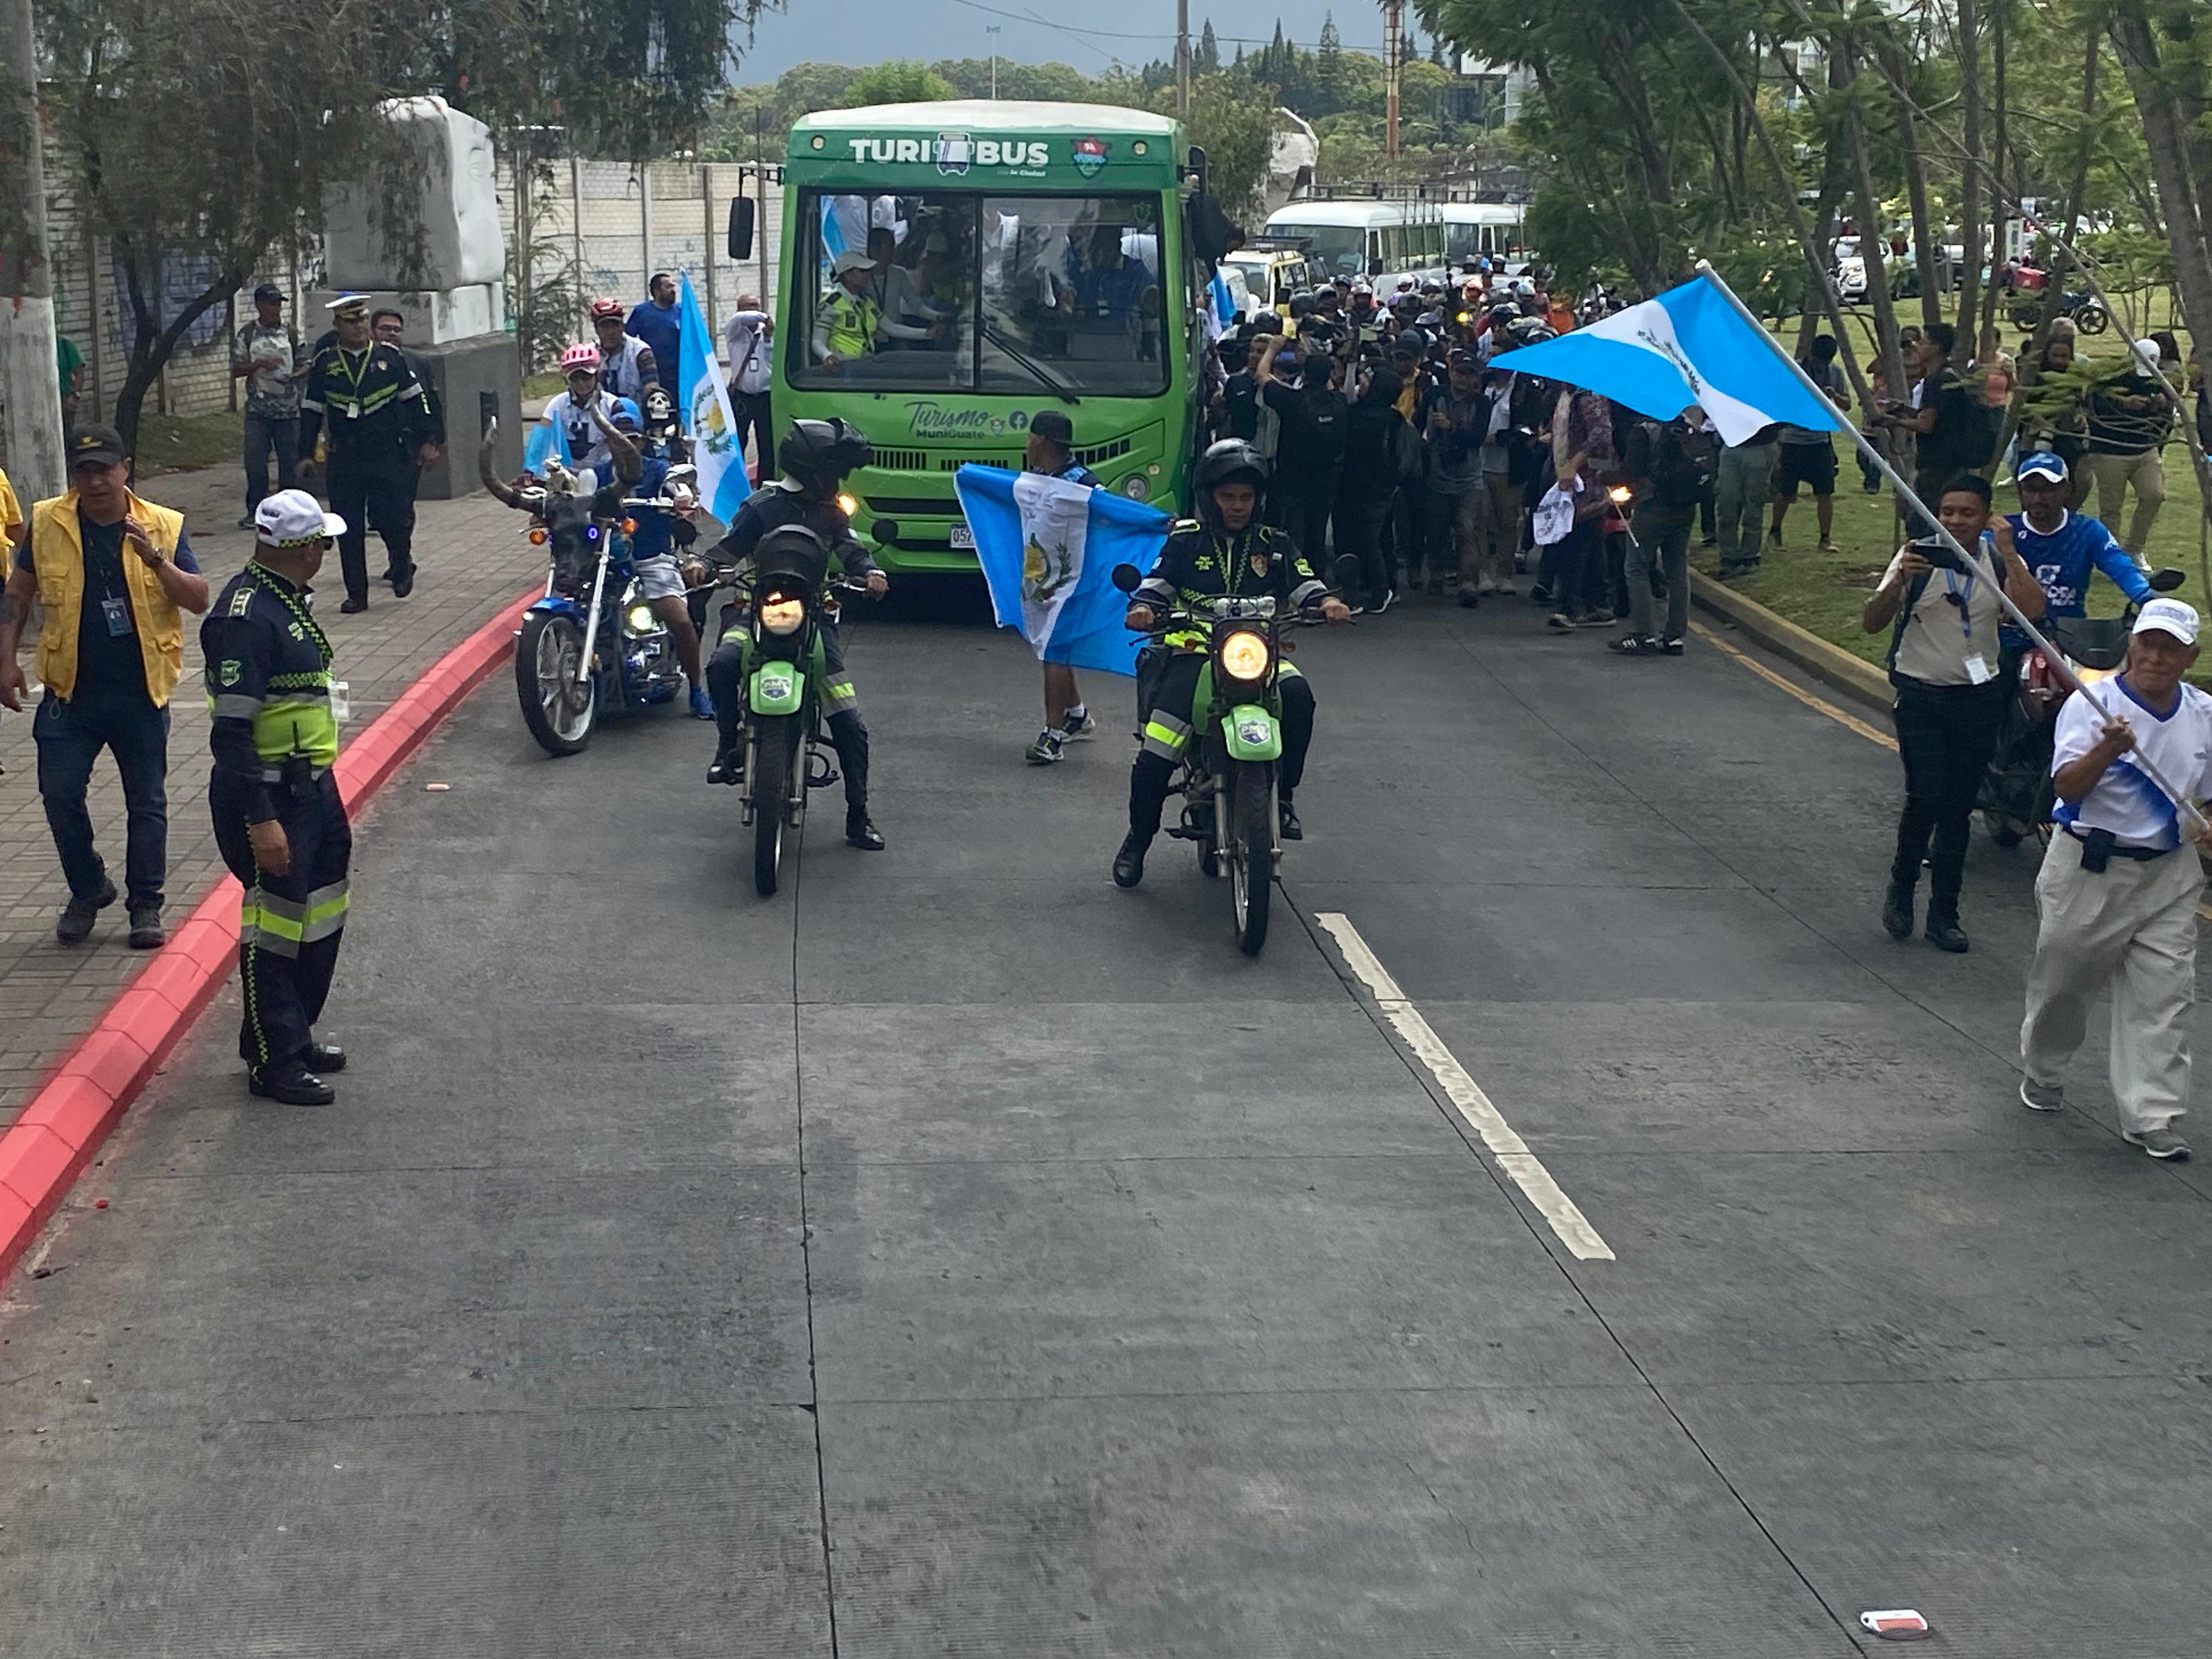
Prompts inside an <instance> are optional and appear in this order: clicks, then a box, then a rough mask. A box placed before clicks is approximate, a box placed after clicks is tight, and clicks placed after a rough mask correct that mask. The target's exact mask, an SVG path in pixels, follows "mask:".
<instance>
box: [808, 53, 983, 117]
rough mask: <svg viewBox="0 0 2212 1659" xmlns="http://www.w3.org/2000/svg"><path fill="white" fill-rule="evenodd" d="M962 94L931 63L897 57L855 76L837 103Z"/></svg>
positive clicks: (916, 100) (924, 100) (851, 105)
mask: <svg viewBox="0 0 2212 1659" xmlns="http://www.w3.org/2000/svg"><path fill="white" fill-rule="evenodd" d="M959 95H960V94H959V93H958V91H957V89H956V88H954V86H953V84H952V83H951V82H950V81H948V80H946V79H945V77H944V76H941V75H939V73H938V72H937V71H936V70H933V69H932V68H930V66H929V65H928V64H917V63H915V62H914V61H912V60H911V59H909V58H891V59H890V60H889V61H888V62H886V63H881V64H871V65H870V66H869V67H868V68H866V69H864V70H861V71H860V73H859V74H858V75H856V76H854V77H853V82H852V84H851V85H850V86H848V87H847V88H845V95H844V96H843V97H842V98H840V99H839V100H837V106H838V107H839V108H841V109H857V108H859V107H860V106H862V105H864V104H933V103H939V102H942V101H943V100H945V99H947V98H957V97H958V96H959Z"/></svg>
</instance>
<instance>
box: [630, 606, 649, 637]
mask: <svg viewBox="0 0 2212 1659" xmlns="http://www.w3.org/2000/svg"><path fill="white" fill-rule="evenodd" d="M624 620H625V621H627V622H628V623H629V631H630V632H631V633H633V634H650V633H651V632H653V607H652V606H651V605H632V606H630V608H629V616H628V617H626V618H624Z"/></svg>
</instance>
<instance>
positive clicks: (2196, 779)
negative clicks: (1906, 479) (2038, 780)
mask: <svg viewBox="0 0 2212 1659" xmlns="http://www.w3.org/2000/svg"><path fill="white" fill-rule="evenodd" d="M2196 660H2197V612H2196V611H2194V610H2192V609H2191V607H2189V606H2188V605H2184V604H2183V603H2182V602H2181V601H2180V600H2179V599H2153V600H2151V601H2150V602H2149V603H2148V605H2144V606H2143V608H2142V614H2141V615H2140V616H2138V617H2136V625H2135V632H2134V635H2133V637H2131V638H2130V640H2129V641H2128V662H2127V666H2126V667H2125V668H2124V670H2122V671H2121V672H2120V673H2118V675H2116V676H2114V677H2113V678H2111V679H2108V680H2104V681H2100V683H2098V684H2095V685H2092V686H2088V687H2086V688H2084V689H2083V690H2081V691H2078V692H2076V693H2075V695H2074V696H2072V697H2070V698H2069V699H2068V700H2067V702H2066V704H2065V706H2064V707H2063V708H2061V709H2060V710H2059V712H2058V730H2057V746H2056V752H2055V753H2054V754H2053V755H2052V757H2051V785H2052V787H2053V788H2054V789H2055V791H2056V792H2057V796H2058V807H2057V811H2056V812H2055V813H2054V814H2053V817H2055V819H2056V820H2057V825H2058V828H2059V830H2060V831H2061V833H2059V834H2057V835H2055V836H2052V837H2051V849H2050V851H2049V852H2048V853H2046V854H2045V855H2044V860H2043V870H2042V873H2041V874H2039V876H2038V877H2037V878H2036V882H2035V902H2036V908H2037V911H2038V912H2039V916H2040V918H2041V925H2040V927H2039V929H2038V931H2037V933H2036V940H2035V961H2034V963H2033V966H2031V967H2030V968H2029V969H2028V975H2027V1019H2026V1020H2025V1021H2024V1022H2023V1023H2022V1024H2021V1028H2020V1064H2021V1073H2022V1077H2021V1085H2020V1098H2021V1104H2022V1105H2024V1106H2027V1108H2029V1109H2031V1110H2033V1111H2039V1112H2056V1111H2058V1110H2061V1109H2063V1107H2064V1106H2065V1103H2066V1097H2065V1093H2064V1086H2063V1085H2064V1079H2063V1073H2064V1070H2065V1067H2066V1063H2067V1061H2069V1060H2071V1059H2072V1058H2073V1056H2074V1053H2075V1050H2076V1049H2077V1048H2080V1047H2081V1039H2082V1036H2083V1035H2084V1033H2085V1031H2086V1030H2087V1024H2088V1014H2089V1003H2090V1001H2091V1000H2092V999H2093V998H2094V997H2095V996H2096V995H2097V994H2099V993H2100V992H2105V991H2109V992H2110V993H2111V995H2112V1058H2111V1066H2112V1095H2113V1098H2114V1100H2115V1101H2116V1102H2117V1103H2118V1107H2119V1116H2120V1128H2121V1131H2122V1133H2124V1135H2125V1136H2126V1137H2127V1139H2129V1140H2130V1141H2132V1142H2134V1143H2135V1144H2136V1146H2140V1147H2142V1149H2143V1151H2145V1152H2148V1153H2149V1154H2150V1155H2151V1156H2152V1157H2153V1158H2187V1157H2188V1156H2189V1143H2188V1142H2187V1141H2186V1140H2184V1139H2182V1138H2181V1134H2180V1133H2179V1131H2178V1130H2177V1129H2176V1128H2175V1127H2173V1126H2174V1121H2175V1120H2176V1119H2177V1118H2179V1116H2180V1115H2181V1114H2182V1113H2183V1112H2184V1111H2185V1110H2186V1109H2187V1108H2188V1103H2189V1022H2190V1019H2191V1014H2192V1010H2193V1009H2194V1006H2195V1004H2196V1000H2197V902H2198V901H2199V900H2200V899H2201V898H2202V896H2203V891H2204V872H2203V866H2201V865H2200V864H2199V863H2198V861H2197V852H2196V848H2194V847H2193V846H2191V844H2190V837H2189V836H2188V835H2187V834H2186V833H2185V830H2184V828H2183V823H2184V819H2183V814H2182V813H2181V811H2179V809H2178V808H2177V806H2176V805H2175V803H2174V802H2173V801H2172V799H2169V798H2168V797H2167V796H2166V793H2165V792H2164V791H2163V790H2162V789H2160V787H2158V786H2157V785H2156V784H2154V783H2153V782H2151V781H2150V779H2151V775H2152V774H2155V775H2157V776H2159V777H2160V778H2162V779H2163V780H2165V781H2166V783H2167V784H2168V785H2170V786H2172V787H2173V788H2175V789H2177V790H2179V791H2181V792H2182V793H2185V795H2187V796H2188V797H2189V799H2190V801H2191V804H2192V805H2193V804H2196V803H2198V802H2202V801H2203V800H2205V799H2208V798H2212V696H2206V695H2205V694H2204V693H2203V692H2202V691H2199V690H2197V688H2196V687H2195V686H2192V685H2186V684H2183V683H2182V676H2183V675H2184V674H2185V673H2186V672H2187V671H2189V668H2190V665H2191V664H2193V663H2194V662H2195V661H2196ZM2138 760H2140V761H2142V763H2144V764H2142V765H2138V764H2137V761H2138ZM2198 839H2199V840H2201V841H2203V842H2204V843H2205V844H2206V845H2209V846H2212V831H2207V832H2205V833H2204V834H2203V835H2201V836H2199V837H2198Z"/></svg>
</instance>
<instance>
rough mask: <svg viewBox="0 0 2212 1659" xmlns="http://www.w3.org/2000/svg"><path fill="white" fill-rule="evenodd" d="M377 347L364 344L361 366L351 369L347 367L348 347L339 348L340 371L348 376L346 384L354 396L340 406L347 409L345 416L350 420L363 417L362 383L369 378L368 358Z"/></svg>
mask: <svg viewBox="0 0 2212 1659" xmlns="http://www.w3.org/2000/svg"><path fill="white" fill-rule="evenodd" d="M375 349H376V348H375V347H374V346H363V347H362V349H361V367H360V368H356V369H350V370H349V368H347V367H346V357H347V355H348V354H347V351H346V349H345V348H344V347H343V346H340V347H339V348H338V373H339V374H343V375H344V376H345V377H346V385H347V386H348V388H349V390H350V391H351V392H353V396H352V397H350V398H347V399H346V401H345V402H344V403H343V404H339V405H338V407H339V408H341V409H343V410H344V411H345V417H346V419H348V420H349V421H357V420H359V419H360V418H361V383H362V380H365V379H367V378H368V360H369V357H370V355H371V354H372V353H373V352H374V350H375Z"/></svg>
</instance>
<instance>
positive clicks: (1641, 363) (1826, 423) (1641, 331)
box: [1499, 275, 1842, 446]
mask: <svg viewBox="0 0 2212 1659" xmlns="http://www.w3.org/2000/svg"><path fill="white" fill-rule="evenodd" d="M1499 363H1500V367H1502V368H1510V369H1512V370H1513V371H1514V372H1515V373H1516V374H1535V375H1540V376H1541V377H1542V378H1543V379H1545V380H1564V381H1565V382H1566V383H1567V384H1569V385H1570V386H1583V387H1585V388H1586V389H1588V390H1589V391H1591V392H1598V393H1601V395H1603V396H1605V397H1607V398H1613V400H1614V401H1615V402H1617V403H1624V404H1627V405H1628V406H1629V407H1630V408H1631V409H1632V410H1636V411H1637V412H1638V414H1642V415H1649V416H1652V417H1653V418H1654V419H1655V420H1662V421H1668V420H1672V419H1674V416H1677V415H1679V414H1680V413H1681V412H1682V411H1683V410H1686V409H1687V408H1688V407H1689V406H1690V405H1691V404H1697V405H1699V407H1700V408H1701V409H1703V410H1705V413H1706V415H1707V416H1710V417H1711V421H1712V423H1713V425H1714V427H1715V428H1717V430H1718V431H1719V433H1720V435H1721V441H1722V442H1723V443H1725V444H1728V445H1730V446H1734V445H1736V444H1740V443H1741V442H1743V441H1744V440H1746V439H1747V438H1748V437H1750V436H1751V435H1752V434H1753V433H1754V432H1757V431H1758V430H1759V428H1761V427H1764V426H1769V425H1771V424H1772V423H1773V422H1777V421H1784V422H1788V423H1789V424H1790V425H1791V426H1802V427H1804V428H1807V429H1808V431H1814V432H1835V431H1839V430H1841V429H1842V422H1839V421H1838V419H1837V418H1836V416H1834V415H1833V414H1832V413H1831V412H1830V411H1829V410H1828V407H1827V405H1826V404H1824V403H1822V402H1821V400H1820V398H1818V397H1816V396H1815V395H1814V393H1813V392H1812V391H1811V390H1810V389H1809V388H1808V386H1806V385H1805V383H1804V381H1803V380H1802V378H1800V376H1799V375H1798V374H1797V371H1796V368H1795V367H1794V366H1793V365H1792V364H1791V363H1790V360H1789V359H1788V358H1787V357H1785V356H1783V355H1782V352H1781V349H1780V348H1778V346H1777V345H1776V344H1775V343H1774V339H1773V337H1772V336H1771V335H1770V334H1768V333H1767V331H1765V329H1763V328H1761V327H1760V326H1759V325H1758V324H1757V323H1755V322H1753V320H1752V319H1750V318H1748V317H1747V316H1745V315H1744V314H1743V313H1742V312H1741V310H1740V309H1739V308H1738V307H1737V305H1736V302H1735V298H1734V296H1732V295H1729V293H1728V291H1727V290H1726V289H1723V288H1722V287H1721V286H1720V284H1719V283H1718V282H1717V280H1716V279H1715V278H1713V277H1711V276H1705V275H1700V276H1696V277H1694V278H1692V280H1691V281H1689V282H1686V283H1683V284H1682V286H1681V287H1680V288H1673V289H1668V290H1667V292H1666V293H1664V294H1662V295H1660V296H1659V297H1658V298H1657V299H1656V300H1646V301H1644V302H1643V303H1642V304H1641V305H1633V306H1631V307H1628V309H1627V310H1626V311H1617V312H1615V313H1613V315H1612V316H1610V317H1607V318H1606V319H1604V320H1603V321H1601V322H1596V323H1592V324H1591V325H1589V327H1588V328H1578V329H1577V330H1575V331H1574V332H1572V333H1571V334H1562V335H1561V336H1560V337H1559V338H1558V339H1556V340H1547V341H1545V342H1544V343H1542V344H1541V345H1533V346H1524V347H1522V349H1520V350H1518V351H1516V352H1511V353H1510V354H1508V355H1507V356H1504V358H1502V359H1500V360H1499Z"/></svg>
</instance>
